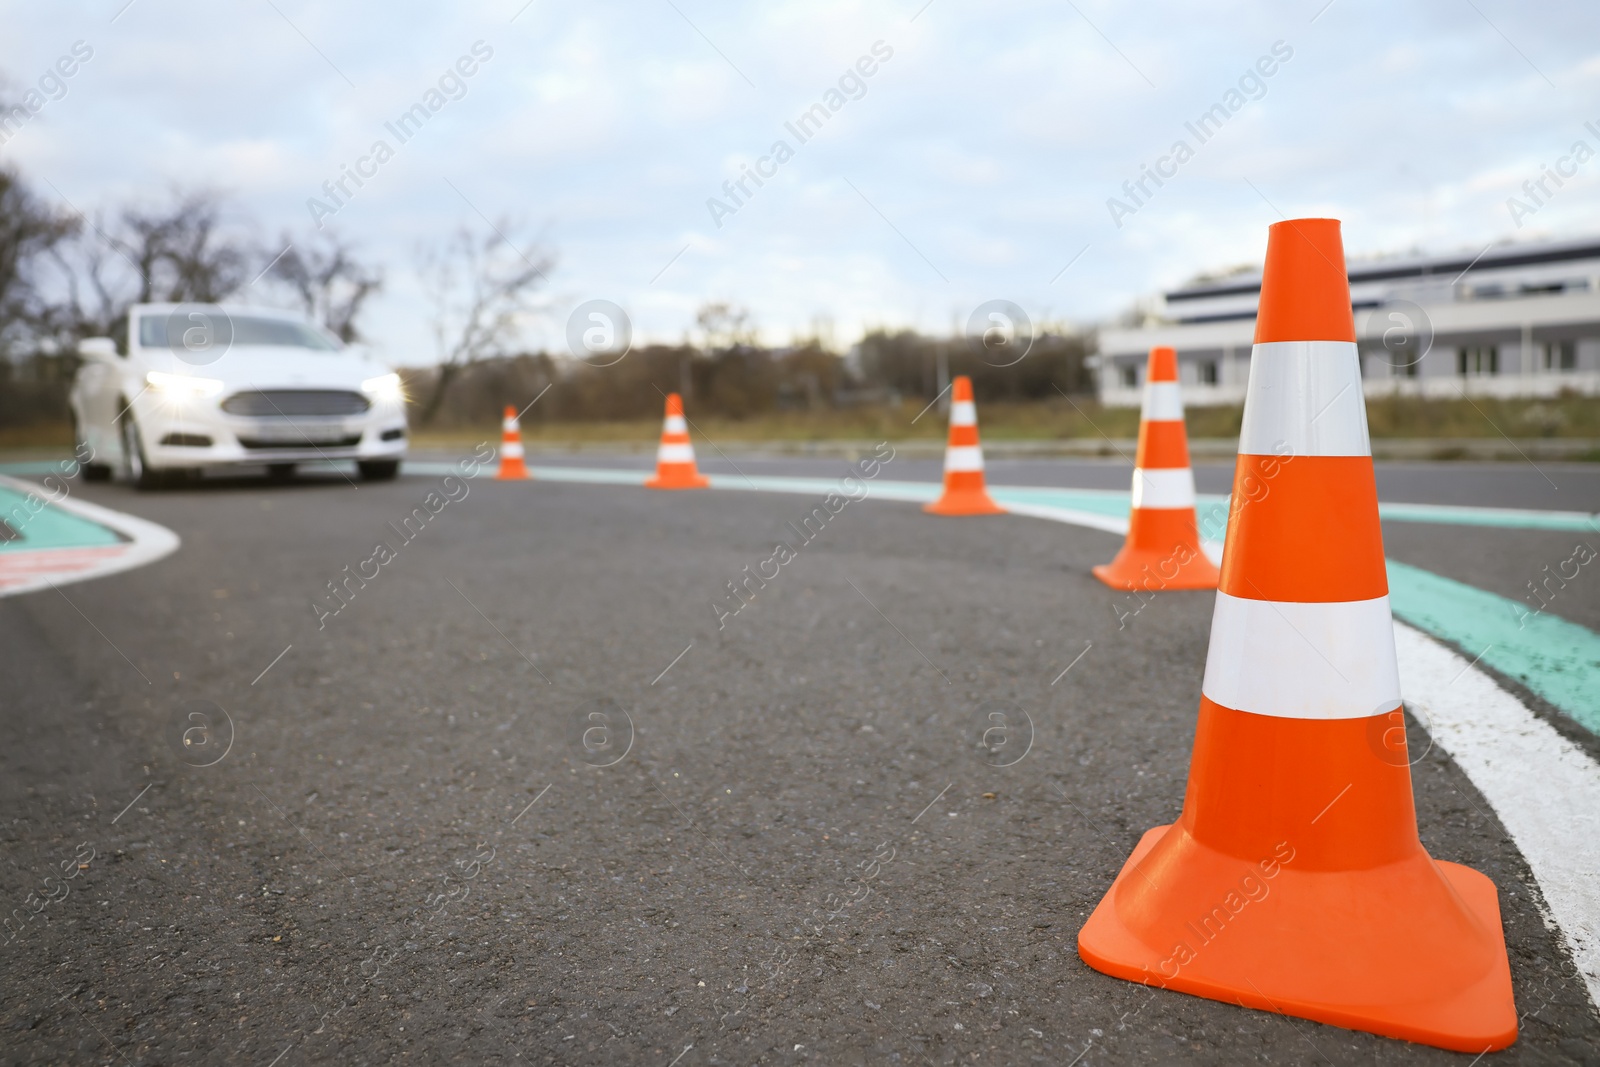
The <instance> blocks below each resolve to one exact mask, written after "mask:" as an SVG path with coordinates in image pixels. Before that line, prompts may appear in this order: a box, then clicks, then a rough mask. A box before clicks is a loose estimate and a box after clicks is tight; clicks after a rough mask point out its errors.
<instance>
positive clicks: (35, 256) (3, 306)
mask: <svg viewBox="0 0 1600 1067" xmlns="http://www.w3.org/2000/svg"><path fill="white" fill-rule="evenodd" d="M76 229H77V220H75V219H73V218H72V217H70V216H68V215H65V214H63V213H61V212H59V211H57V210H55V209H53V208H52V207H51V206H50V205H49V204H47V203H45V202H44V201H42V200H41V199H39V197H38V196H36V195H35V194H34V193H33V191H32V190H31V189H29V188H28V187H27V185H26V184H24V182H23V181H22V178H21V177H20V176H19V175H18V174H17V173H16V172H15V171H12V170H9V169H3V168H0V353H9V351H10V349H11V348H12V347H13V346H15V345H17V344H18V343H19V342H22V341H24V340H25V339H32V338H35V337H37V336H38V335H39V334H40V333H41V332H42V333H45V334H48V333H51V332H53V330H52V328H51V320H52V318H53V316H52V312H51V302H50V297H49V295H48V293H47V292H46V291H45V285H44V282H43V281H42V279H41V275H40V269H39V268H40V266H41V264H42V262H43V261H44V259H45V257H47V256H49V255H50V254H51V253H53V252H54V251H55V250H56V249H57V248H58V247H59V246H60V245H61V243H62V242H64V241H66V240H68V239H69V238H70V237H71V236H72V234H73V233H74V232H75V231H76Z"/></svg>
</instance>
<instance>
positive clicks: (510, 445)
mask: <svg viewBox="0 0 1600 1067" xmlns="http://www.w3.org/2000/svg"><path fill="white" fill-rule="evenodd" d="M495 477H496V478H499V479H501V480H511V479H519V478H529V477H532V476H531V475H530V474H529V473H528V468H527V465H526V464H524V463H523V462H522V426H521V424H520V423H519V422H518V421H517V409H516V408H514V407H512V406H511V405H510V404H507V405H506V414H505V418H504V419H503V420H502V421H501V423H500V473H498V474H496V475H495Z"/></svg>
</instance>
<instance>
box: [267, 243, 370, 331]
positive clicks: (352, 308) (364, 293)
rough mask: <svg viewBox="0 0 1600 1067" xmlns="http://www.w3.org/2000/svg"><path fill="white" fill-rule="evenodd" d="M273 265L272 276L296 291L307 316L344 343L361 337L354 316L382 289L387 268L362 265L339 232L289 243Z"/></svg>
mask: <svg viewBox="0 0 1600 1067" xmlns="http://www.w3.org/2000/svg"><path fill="white" fill-rule="evenodd" d="M283 240H284V244H285V245H287V246H288V251H287V252H285V253H284V254H283V255H282V256H281V257H279V259H278V261H277V262H276V263H274V264H273V265H272V276H273V277H274V278H276V279H277V280H278V281H280V282H282V283H284V284H285V285H287V286H288V287H289V288H290V289H292V290H293V291H294V294H295V296H296V298H298V299H299V301H300V306H301V308H302V309H304V311H305V313H306V316H307V317H308V318H312V319H315V320H317V321H318V322H320V323H322V325H324V326H326V327H327V328H328V329H329V330H331V331H333V332H334V333H335V334H337V335H338V337H339V339H340V340H341V341H344V342H346V343H348V342H351V341H357V340H360V339H361V333H360V331H359V330H358V329H357V328H356V318H357V317H358V316H359V315H360V314H361V308H362V306H363V305H364V304H365V303H366V302H367V300H368V298H369V297H372V296H374V295H375V294H377V293H378V292H379V291H380V290H381V289H382V288H383V270H382V269H381V268H378V267H370V266H368V265H367V264H365V263H362V262H361V261H360V260H359V259H358V258H357V257H356V253H355V251H354V249H353V248H352V247H351V246H350V245H349V244H348V243H346V242H345V241H344V240H343V239H342V238H340V237H338V236H337V235H335V234H331V233H330V234H325V235H323V236H321V237H317V236H310V237H306V238H302V239H299V240H296V241H293V242H291V241H290V240H289V237H288V235H287V234H285V235H284V238H283Z"/></svg>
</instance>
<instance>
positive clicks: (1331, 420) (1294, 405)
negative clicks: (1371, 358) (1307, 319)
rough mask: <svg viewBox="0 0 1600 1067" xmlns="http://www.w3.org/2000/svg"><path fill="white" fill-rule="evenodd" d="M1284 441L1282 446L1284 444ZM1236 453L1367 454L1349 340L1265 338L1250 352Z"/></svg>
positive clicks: (1356, 359) (1358, 373) (1364, 417)
mask: <svg viewBox="0 0 1600 1067" xmlns="http://www.w3.org/2000/svg"><path fill="white" fill-rule="evenodd" d="M1286 446H1287V448H1286ZM1239 452H1240V454H1242V455H1252V456H1267V455H1285V454H1287V455H1295V456H1370V455H1372V444H1371V442H1370V441H1369V440H1368V438H1367V406H1366V403H1365V402H1364V400H1363V399H1362V394H1361V362H1360V358H1359V357H1358V355H1357V353H1356V346H1355V342H1353V341H1271V342H1268V343H1266V344H1259V345H1256V346H1255V348H1253V349H1252V350H1251V353H1250V385H1249V387H1248V389H1247V391H1246V394H1245V403H1244V425H1243V426H1242V427H1241V428H1240V431H1239Z"/></svg>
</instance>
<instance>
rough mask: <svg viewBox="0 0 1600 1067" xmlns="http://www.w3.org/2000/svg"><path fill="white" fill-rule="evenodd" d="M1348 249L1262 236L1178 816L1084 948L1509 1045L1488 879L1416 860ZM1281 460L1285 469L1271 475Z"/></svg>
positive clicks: (1376, 1029) (1207, 992)
mask: <svg viewBox="0 0 1600 1067" xmlns="http://www.w3.org/2000/svg"><path fill="white" fill-rule="evenodd" d="M1355 337H1356V335H1355V329H1354V323H1353V321H1352V316H1351V310H1350V288H1349V283H1348V281H1347V280H1346V275H1345V269H1344V247H1343V244H1342V242H1341V240H1340V236H1339V223H1338V222H1337V221H1336V220H1334V219H1297V220H1294V221H1290V222H1281V223H1277V224H1276V225H1274V226H1272V227H1271V229H1270V231H1269V238H1268V242H1267V259H1266V270H1265V274H1264V277H1263V280H1262V287H1261V309H1260V314H1259V317H1258V318H1257V320H1256V335H1255V340H1256V344H1255V349H1254V352H1253V354H1252V356H1251V359H1250V385H1249V389H1248V392H1247V395H1246V399H1245V409H1244V425H1243V429H1242V431H1241V433H1240V440H1239V460H1238V466H1237V468H1236V471H1235V474H1234V490H1235V494H1236V495H1235V499H1236V500H1237V499H1241V498H1242V494H1241V493H1240V490H1241V488H1242V486H1243V485H1244V484H1245V483H1246V481H1247V480H1249V479H1260V480H1261V481H1262V482H1265V483H1266V484H1267V486H1268V492H1266V493H1265V494H1264V495H1257V496H1256V498H1255V499H1254V500H1252V501H1251V502H1250V503H1248V504H1247V505H1244V506H1238V507H1236V510H1235V512H1234V515H1233V519H1232V522H1231V523H1230V526H1229V529H1228V536H1227V544H1226V548H1225V549H1224V555H1223V561H1222V580H1221V586H1220V588H1219V589H1218V591H1217V604H1216V609H1215V613H1214V616H1213V618H1212V624H1211V647H1210V651H1209V653H1208V654H1207V657H1206V672H1205V680H1204V683H1203V684H1202V689H1201V692H1202V695H1201V698H1200V716H1199V725H1198V728H1197V730H1196V733H1195V740H1194V754H1193V756H1192V758H1191V762H1190V765H1189V784H1188V789H1187V791H1186V792H1185V794H1184V801H1183V814H1182V815H1181V816H1180V817H1179V819H1178V821H1177V822H1176V823H1175V824H1173V825H1171V826H1158V827H1156V828H1155V829H1153V830H1150V831H1149V832H1147V833H1146V834H1145V835H1144V837H1143V838H1142V839H1141V840H1140V842H1139V844H1138V847H1136V848H1135V849H1134V851H1133V855H1132V857H1130V858H1129V860H1128V862H1127V863H1126V864H1125V865H1124V866H1123V868H1122V871H1121V873H1120V874H1118V876H1117V879H1116V881H1115V883H1114V884H1113V885H1112V887H1111V889H1110V891H1109V892H1108V893H1107V894H1106V896H1105V898H1104V899H1103V900H1102V901H1101V902H1100V904H1099V906H1098V907H1097V908H1095V910H1094V913H1093V914H1092V915H1091V916H1090V917H1089V921H1088V923H1087V924H1086V925H1085V926H1084V928H1083V930H1082V931H1081V932H1080V933H1079V934H1078V952H1079V954H1080V955H1081V956H1082V957H1083V959H1084V962H1086V963H1088V964H1089V965H1090V966H1092V967H1094V968H1096V969H1097V970H1101V971H1104V972H1105V973H1107V974H1111V975H1115V976H1117V977H1119V978H1126V979H1129V980H1131V981H1135V982H1143V983H1146V984H1150V985H1159V986H1164V987H1167V988H1171V989H1176V990H1180V991H1182V992H1185V993H1193V994H1195V995H1197V996H1202V997H1210V998H1212V999H1214V1000H1225V1001H1230V1002H1233V1003H1238V1004H1241V1005H1245V1006H1248V1007H1252V1008H1260V1009H1263V1010H1266V1011H1273V1012H1278V1013H1281V1014H1287V1015H1297V1016H1301V1017H1303V1018H1307V1019H1315V1020H1317V1021H1319V1022H1324V1023H1330V1024H1332V1025H1335V1026H1344V1027H1349V1028H1351V1029H1357V1030H1367V1031H1370V1032H1372V1033H1376V1034H1384V1035H1387V1036H1389V1037H1397V1038H1402V1039H1405V1040H1408V1041H1417V1042H1421V1043H1423V1044H1428V1045H1437V1046H1439V1047H1441V1048H1448V1049H1455V1050H1458V1051H1461V1052H1473V1053H1482V1052H1484V1051H1485V1050H1488V1049H1498V1048H1504V1047H1505V1046H1507V1045H1509V1044H1511V1042H1512V1041H1514V1040H1516V1036H1517V1015H1516V1007H1515V1005H1514V1004H1513V1002H1512V999H1511V973H1510V969H1509V967H1508V966H1507V962H1506V948H1505V938H1504V935H1503V934H1502V932H1501V927H1500V906H1499V901H1498V899H1497V897H1496V894H1495V887H1494V884H1493V883H1492V882H1490V881H1489V879H1488V878H1487V877H1485V876H1484V875H1482V874H1480V873H1478V872H1477V871H1474V870H1472V869H1470V868H1467V867H1462V866H1459V865H1457V864H1454V863H1446V862H1442V861H1437V862H1436V861H1435V860H1433V859H1432V858H1431V857H1429V855H1428V853H1427V852H1426V851H1424V850H1423V847H1422V844H1421V842H1420V841H1419V840H1418V839H1417V821H1416V813H1415V810H1414V809H1413V807H1412V797H1411V773H1410V768H1409V766H1408V765H1407V764H1406V762H1405V761H1404V760H1403V759H1402V760H1395V759H1394V758H1393V754H1388V755H1385V754H1384V750H1383V744H1382V737H1383V731H1384V730H1385V729H1386V728H1387V726H1386V725H1385V726H1380V725H1379V724H1380V723H1386V722H1392V720H1390V719H1387V716H1388V715H1392V714H1393V713H1395V712H1396V711H1397V710H1398V708H1399V706H1400V680H1399V672H1398V669H1397V667H1396V665H1395V646H1394V629H1393V623H1392V620H1391V617H1390V614H1389V598H1388V582H1387V579H1386V577H1385V573H1384V562H1383V538H1382V533H1381V531H1380V528H1379V525H1378V501H1377V490H1376V487H1375V484H1374V481H1373V472H1372V459H1371V446H1370V443H1369V441H1368V438H1367V423H1366V412H1365V406H1364V404H1363V401H1362V394H1361V376H1360V369H1359V366H1358V363H1357V355H1356V345H1355ZM1285 450H1287V454H1288V457H1289V458H1287V459H1285V458H1283V457H1284V454H1285Z"/></svg>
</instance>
